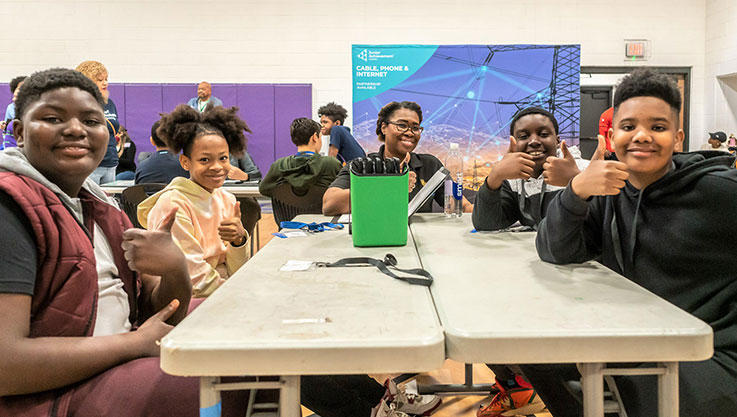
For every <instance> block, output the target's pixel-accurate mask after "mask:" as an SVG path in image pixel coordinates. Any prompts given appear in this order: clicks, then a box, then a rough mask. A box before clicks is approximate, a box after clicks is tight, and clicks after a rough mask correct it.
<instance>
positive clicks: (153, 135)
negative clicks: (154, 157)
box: [151, 120, 166, 148]
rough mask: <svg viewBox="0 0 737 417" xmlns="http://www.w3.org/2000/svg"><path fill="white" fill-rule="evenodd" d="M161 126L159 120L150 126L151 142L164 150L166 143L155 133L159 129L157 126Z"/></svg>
mask: <svg viewBox="0 0 737 417" xmlns="http://www.w3.org/2000/svg"><path fill="white" fill-rule="evenodd" d="M160 124H161V120H157V121H155V122H154V124H153V125H151V140H153V141H154V145H156V146H158V147H159V148H166V143H165V142H164V141H163V140H161V138H160V137H159V134H158V133H156V129H158V128H159V125H160Z"/></svg>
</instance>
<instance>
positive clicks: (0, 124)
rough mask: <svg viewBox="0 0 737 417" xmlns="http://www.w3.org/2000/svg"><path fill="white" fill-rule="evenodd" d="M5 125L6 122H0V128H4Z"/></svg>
mask: <svg viewBox="0 0 737 417" xmlns="http://www.w3.org/2000/svg"><path fill="white" fill-rule="evenodd" d="M5 126H7V123H5V121H2V122H0V130H5Z"/></svg>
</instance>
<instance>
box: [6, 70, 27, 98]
mask: <svg viewBox="0 0 737 417" xmlns="http://www.w3.org/2000/svg"><path fill="white" fill-rule="evenodd" d="M26 78H28V77H26V76H25V75H19V76H17V77H15V78H13V79H12V80H10V94H13V93H15V89H16V88H18V85H19V84H20V83H22V82H23V81H25V80H26Z"/></svg>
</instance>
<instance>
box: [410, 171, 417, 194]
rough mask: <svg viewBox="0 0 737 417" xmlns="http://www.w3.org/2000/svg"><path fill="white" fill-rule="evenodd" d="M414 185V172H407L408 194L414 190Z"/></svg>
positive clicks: (415, 175) (415, 177)
mask: <svg viewBox="0 0 737 417" xmlns="http://www.w3.org/2000/svg"><path fill="white" fill-rule="evenodd" d="M415 185H417V173H415V172H414V171H410V172H409V192H410V193H411V192H412V190H414V189H415Z"/></svg>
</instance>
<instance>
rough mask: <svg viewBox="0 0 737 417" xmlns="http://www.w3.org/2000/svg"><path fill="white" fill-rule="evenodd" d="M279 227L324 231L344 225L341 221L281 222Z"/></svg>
mask: <svg viewBox="0 0 737 417" xmlns="http://www.w3.org/2000/svg"><path fill="white" fill-rule="evenodd" d="M279 227H281V228H282V229H301V230H307V231H308V232H324V231H325V230H327V229H338V230H340V229H342V228H343V227H344V226H343V225H342V224H340V223H330V222H323V223H315V222H312V223H304V222H281V223H279Z"/></svg>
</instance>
